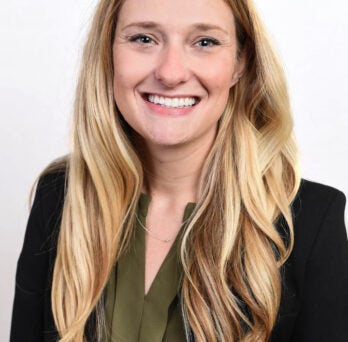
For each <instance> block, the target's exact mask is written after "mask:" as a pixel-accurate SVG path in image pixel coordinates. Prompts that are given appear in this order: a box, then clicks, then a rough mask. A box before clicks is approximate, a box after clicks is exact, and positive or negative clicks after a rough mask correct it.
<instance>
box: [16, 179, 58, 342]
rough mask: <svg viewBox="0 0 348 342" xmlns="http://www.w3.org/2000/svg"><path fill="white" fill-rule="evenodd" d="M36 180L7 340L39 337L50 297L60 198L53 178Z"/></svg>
mask: <svg viewBox="0 0 348 342" xmlns="http://www.w3.org/2000/svg"><path fill="white" fill-rule="evenodd" d="M52 177H53V176H50V177H44V178H42V179H40V181H39V182H38V186H37V190H36V194H35V198H34V202H33V205H32V208H31V211H30V215H29V219H28V223H27V227H26V232H25V238H24V243H23V247H22V250H21V253H20V256H19V259H18V262H17V272H16V288H15V297H14V303H13V312H12V323H11V335H10V340H11V341H13V342H20V341H26V342H27V341H28V342H29V341H42V340H43V336H44V335H43V330H44V325H45V324H44V322H45V320H46V317H44V315H45V314H46V311H47V310H46V306H47V303H48V302H49V301H50V284H49V281H48V279H49V270H50V258H51V255H52V250H53V249H54V248H55V247H54V246H53V245H52V241H53V240H54V239H53V234H54V233H55V229H54V228H56V227H57V225H58V224H59V222H58V221H59V217H60V210H61V208H60V207H61V201H60V199H59V196H58V192H57V191H56V187H55V186H53V185H54V184H57V183H52V180H54V179H58V178H52Z"/></svg>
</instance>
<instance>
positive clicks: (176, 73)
mask: <svg viewBox="0 0 348 342" xmlns="http://www.w3.org/2000/svg"><path fill="white" fill-rule="evenodd" d="M189 76H190V70H189V67H188V56H185V53H184V51H183V49H181V48H180V47H178V46H167V47H166V48H164V49H163V50H162V51H161V53H160V55H159V58H158V63H157V67H156V70H155V77H156V79H157V80H158V81H160V82H161V83H162V84H164V85H165V86H167V87H169V88H173V87H175V86H177V85H179V84H180V83H184V82H186V81H187V80H188V79H189Z"/></svg>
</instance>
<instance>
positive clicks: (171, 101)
mask: <svg viewBox="0 0 348 342" xmlns="http://www.w3.org/2000/svg"><path fill="white" fill-rule="evenodd" d="M147 99H148V100H149V101H150V102H152V103H155V104H160V105H162V106H166V107H172V108H180V107H192V106H193V105H194V104H195V103H196V100H195V98H193V97H185V98H182V97H181V98H177V97H174V98H171V97H163V96H158V95H147Z"/></svg>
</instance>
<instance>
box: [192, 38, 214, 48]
mask: <svg viewBox="0 0 348 342" xmlns="http://www.w3.org/2000/svg"><path fill="white" fill-rule="evenodd" d="M196 45H198V46H200V47H211V46H215V45H220V42H219V41H218V40H216V39H214V38H202V39H200V40H199V41H198V42H197V43H196Z"/></svg>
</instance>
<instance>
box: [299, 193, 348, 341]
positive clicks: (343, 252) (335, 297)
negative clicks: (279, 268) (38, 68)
mask: <svg viewBox="0 0 348 342" xmlns="http://www.w3.org/2000/svg"><path fill="white" fill-rule="evenodd" d="M345 202H346V200H345V196H344V194H343V193H341V192H338V191H337V193H336V196H335V197H334V199H333V200H332V201H331V205H330V206H329V208H328V209H327V213H326V215H325V219H324V220H323V222H322V224H321V226H320V228H319V230H318V233H317V235H316V237H315V240H314V244H313V247H312V249H311V254H310V255H309V258H308V260H307V266H306V274H305V281H304V290H303V297H302V298H303V300H302V304H301V308H300V313H299V316H298V318H297V322H296V326H295V331H294V334H293V336H292V341H296V342H298V341H303V342H305V341H306V342H307V341H315V342H321V341H322V342H324V341H325V342H327V341H330V342H346V341H348V242H347V233H346V229H345V224H344V208H345Z"/></svg>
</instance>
